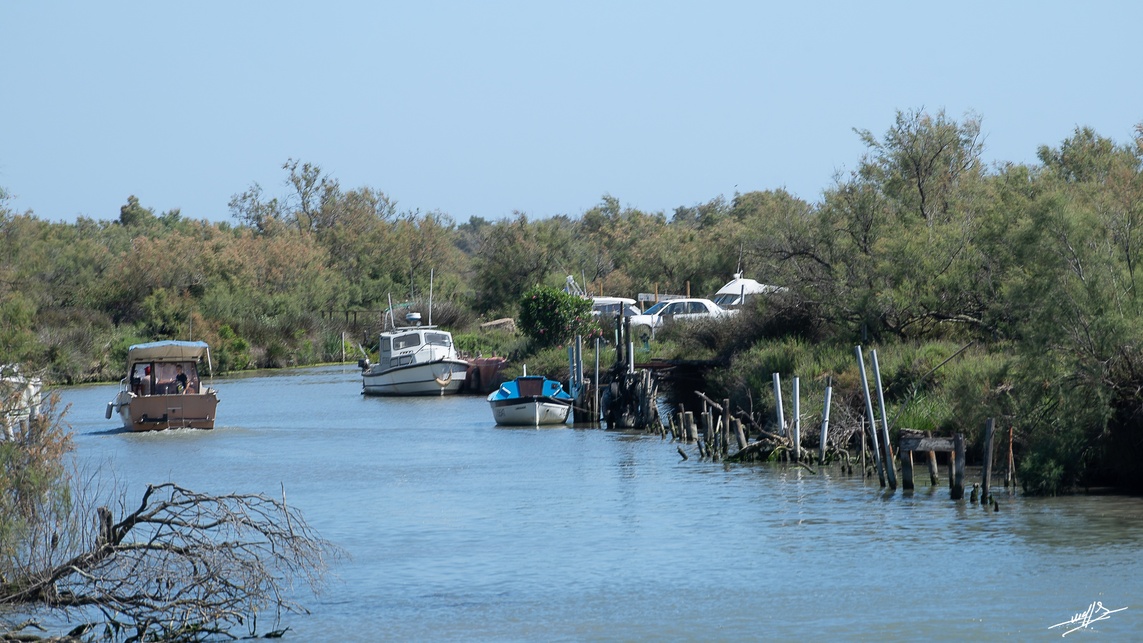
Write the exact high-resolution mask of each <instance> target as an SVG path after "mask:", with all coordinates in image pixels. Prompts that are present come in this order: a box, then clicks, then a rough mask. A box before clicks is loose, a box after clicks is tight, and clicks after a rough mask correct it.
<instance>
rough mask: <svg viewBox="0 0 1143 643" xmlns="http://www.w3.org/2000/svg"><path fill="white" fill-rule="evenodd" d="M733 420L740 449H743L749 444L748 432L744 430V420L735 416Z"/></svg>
mask: <svg viewBox="0 0 1143 643" xmlns="http://www.w3.org/2000/svg"><path fill="white" fill-rule="evenodd" d="M732 422H734V432H735V437H737V438H738V450H739V451H741V450H743V449H745V448H746V444H747V442H746V433H745V432H743V430H742V420H739V419H738V418H734V419H733V420H732Z"/></svg>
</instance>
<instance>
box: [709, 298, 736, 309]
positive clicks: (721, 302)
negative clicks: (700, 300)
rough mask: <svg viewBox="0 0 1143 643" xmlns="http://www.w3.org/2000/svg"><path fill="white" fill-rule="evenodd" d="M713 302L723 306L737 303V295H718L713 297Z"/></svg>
mask: <svg viewBox="0 0 1143 643" xmlns="http://www.w3.org/2000/svg"><path fill="white" fill-rule="evenodd" d="M714 303H716V304H718V305H719V306H722V307H723V308H725V307H727V306H733V305H735V304H737V303H738V295H718V296H717V297H715V298H714Z"/></svg>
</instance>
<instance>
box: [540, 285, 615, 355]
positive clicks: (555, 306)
mask: <svg viewBox="0 0 1143 643" xmlns="http://www.w3.org/2000/svg"><path fill="white" fill-rule="evenodd" d="M520 331H521V332H523V333H524V335H525V336H527V337H528V338H529V339H530V340H531V341H532V342H533V343H534V344H535V346H536V347H537V348H547V347H550V346H560V345H563V344H567V343H568V342H569V341H571V340H572V339H574V338H575V336H576V335H583V336H584V337H597V336H599V335H600V334H601V333H602V331H601V330H600V328H599V324H597V323H596V322H595V320H594V319H593V318H592V316H591V300H589V299H584V298H583V297H580V296H578V295H573V294H570V293H566V292H564V291H562V290H560V289H558V288H552V287H550V286H535V287H533V288H531V289H530V290H528V292H526V293H524V295H523V296H522V297H521V298H520Z"/></svg>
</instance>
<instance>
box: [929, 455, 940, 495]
mask: <svg viewBox="0 0 1143 643" xmlns="http://www.w3.org/2000/svg"><path fill="white" fill-rule="evenodd" d="M940 481H941V478H940V476H939V475H937V452H936V451H929V484H931V485H933V486H934V487H935V486H937V484H938V483H939V482H940Z"/></svg>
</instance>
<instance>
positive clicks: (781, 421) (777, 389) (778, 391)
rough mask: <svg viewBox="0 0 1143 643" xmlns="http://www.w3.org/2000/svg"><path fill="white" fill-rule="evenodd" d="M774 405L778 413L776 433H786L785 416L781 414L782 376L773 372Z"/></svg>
mask: <svg viewBox="0 0 1143 643" xmlns="http://www.w3.org/2000/svg"><path fill="white" fill-rule="evenodd" d="M774 406H775V407H777V411H776V413H777V414H778V435H782V436H784V435H786V418H785V417H784V416H783V415H782V376H781V375H779V374H777V373H774Z"/></svg>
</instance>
